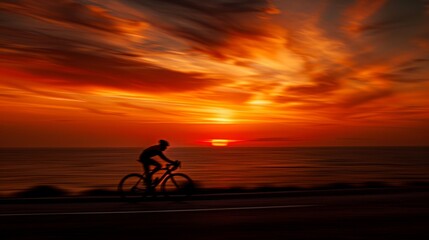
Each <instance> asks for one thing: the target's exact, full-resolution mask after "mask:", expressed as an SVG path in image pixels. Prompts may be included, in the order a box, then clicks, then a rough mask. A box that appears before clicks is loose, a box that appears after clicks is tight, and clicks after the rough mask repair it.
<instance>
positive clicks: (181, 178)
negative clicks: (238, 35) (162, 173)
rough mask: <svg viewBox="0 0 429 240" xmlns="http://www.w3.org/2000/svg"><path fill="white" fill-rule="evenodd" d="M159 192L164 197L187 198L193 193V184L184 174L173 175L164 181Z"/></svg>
mask: <svg viewBox="0 0 429 240" xmlns="http://www.w3.org/2000/svg"><path fill="white" fill-rule="evenodd" d="M161 190H162V193H163V194H164V195H165V196H166V197H174V198H187V197H190V196H191V195H192V194H193V192H194V183H193V181H192V179H191V178H190V177H188V176H187V175H186V174H183V173H174V174H171V175H170V176H168V177H167V178H166V179H165V181H164V182H163V183H162V185H161Z"/></svg>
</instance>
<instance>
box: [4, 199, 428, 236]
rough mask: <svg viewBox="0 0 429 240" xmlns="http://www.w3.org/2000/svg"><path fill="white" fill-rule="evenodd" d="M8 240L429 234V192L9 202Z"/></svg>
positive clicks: (5, 234)
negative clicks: (172, 199) (187, 199)
mask: <svg viewBox="0 0 429 240" xmlns="http://www.w3.org/2000/svg"><path fill="white" fill-rule="evenodd" d="M0 239H2V240H9V239H11V240H12V239H13V240H18V239H33V240H34V239H43V240H49V239H91V240H96V239H203V240H212V239H213V240H214V239H216V240H218V239H234V240H236V239H247V240H249V239H250V240H251V239H267V240H273V239H281V240H284V239H330V240H331V239H401V240H404V239H429V193H428V192H412V193H389V194H369V195H368V194H362V195H347V196H301V197H291V196H277V197H273V196H267V197H263V196H259V197H249V198H242V197H241V198H226V199H225V198H224V199H216V198H215V199H206V200H198V199H196V200H190V201H186V202H173V201H145V202H139V203H133V204H130V203H123V202H69V203H37V204H34V203H20V204H11V203H6V204H5V203H2V204H1V205H0Z"/></svg>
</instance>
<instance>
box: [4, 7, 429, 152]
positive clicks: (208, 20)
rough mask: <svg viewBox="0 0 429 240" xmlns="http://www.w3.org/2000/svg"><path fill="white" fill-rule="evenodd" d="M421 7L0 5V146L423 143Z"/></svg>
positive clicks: (425, 70)
mask: <svg viewBox="0 0 429 240" xmlns="http://www.w3.org/2000/svg"><path fill="white" fill-rule="evenodd" d="M427 26H429V2H428V1H426V0H414V1H413V0H410V1H401V0H356V1H334V0H331V1H330V0H323V1H313V0H307V1H292V0H291V1H286V0H285V1H280V0H279V1H263V0H251V1H245V0H207V1H199V0H184V1H173V0H164V1H157V0H145V1H136V0H124V1H119V0H58V1H50V0H39V1H32V0H6V1H2V2H0V109H1V117H0V134H1V140H0V146H2V147H11V146H25V147H31V146H37V147H39V146H67V147H70V146H88V147H91V146H144V145H147V144H151V143H154V142H156V141H157V139H159V138H166V139H169V140H170V142H171V143H172V145H173V146H204V145H209V143H208V142H207V139H213V138H218V139H234V140H240V141H237V142H234V143H231V144H230V146H231V145H235V146H325V145H327V146H335V145H370V146H376V145H429V97H428V95H429V77H428V76H429V28H428V27H427Z"/></svg>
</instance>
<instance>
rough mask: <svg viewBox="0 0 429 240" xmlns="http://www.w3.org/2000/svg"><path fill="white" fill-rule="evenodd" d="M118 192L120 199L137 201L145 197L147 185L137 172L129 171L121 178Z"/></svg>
mask: <svg viewBox="0 0 429 240" xmlns="http://www.w3.org/2000/svg"><path fill="white" fill-rule="evenodd" d="M118 192H119V195H120V196H121V198H122V199H124V200H127V201H138V200H139V199H141V198H143V197H145V195H146V193H147V186H146V184H145V181H144V177H143V175H141V174H138V173H131V174H128V175H126V176H125V177H123V178H122V179H121V181H120V182H119V185H118Z"/></svg>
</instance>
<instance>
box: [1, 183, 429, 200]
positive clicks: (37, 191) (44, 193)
mask: <svg viewBox="0 0 429 240" xmlns="http://www.w3.org/2000/svg"><path fill="white" fill-rule="evenodd" d="M428 187H429V182H424V181H420V182H406V183H404V184H401V185H392V184H388V183H386V182H363V183H360V184H351V183H342V182H337V183H331V184H325V185H318V186H313V187H299V186H288V187H271V186H263V187H255V188H240V187H234V188H203V187H200V186H199V185H197V187H196V189H195V193H196V194H217V193H251V192H279V191H286V192H287V191H290V192H293V191H323V190H353V189H356V190H357V189H380V190H381V189H386V188H390V189H392V188H405V189H406V188H428ZM117 195H118V193H117V191H116V190H110V189H90V190H86V191H82V192H79V193H77V194H72V193H71V192H70V191H68V190H66V189H61V188H58V187H56V186H50V185H38V186H33V187H30V188H28V189H26V190H23V191H18V192H15V193H12V194H10V195H9V196H0V197H3V198H4V197H17V198H43V197H53V198H55V197H71V196H74V197H76V196H77V197H90V196H106V197H107V196H117Z"/></svg>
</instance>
